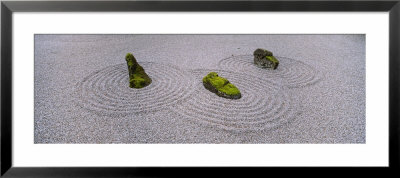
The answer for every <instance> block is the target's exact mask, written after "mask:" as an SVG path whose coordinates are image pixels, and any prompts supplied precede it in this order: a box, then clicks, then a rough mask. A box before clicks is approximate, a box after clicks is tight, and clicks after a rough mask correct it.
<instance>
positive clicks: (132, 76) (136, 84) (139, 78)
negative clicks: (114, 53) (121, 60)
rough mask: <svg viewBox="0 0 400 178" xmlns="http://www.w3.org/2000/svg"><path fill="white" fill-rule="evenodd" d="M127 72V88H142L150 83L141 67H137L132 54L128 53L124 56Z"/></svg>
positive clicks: (137, 64)
mask: <svg viewBox="0 0 400 178" xmlns="http://www.w3.org/2000/svg"><path fill="white" fill-rule="evenodd" d="M125 60H126V63H127V64H128V71H129V87H131V88H143V87H146V86H148V85H150V83H151V78H150V77H149V76H148V75H147V74H146V72H145V71H144V69H143V67H142V66H140V65H139V63H138V62H137V61H136V58H135V57H134V56H133V54H131V53H128V54H126V56H125Z"/></svg>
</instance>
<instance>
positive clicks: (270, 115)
mask: <svg viewBox="0 0 400 178" xmlns="http://www.w3.org/2000/svg"><path fill="white" fill-rule="evenodd" d="M211 71H214V72H217V73H218V74H219V76H221V77H224V78H226V79H228V80H229V81H230V82H231V83H233V84H234V85H236V87H238V88H239V90H240V91H241V93H242V97H241V98H240V99H235V100H233V99H227V98H222V97H218V96H217V95H216V94H215V93H212V92H210V91H208V90H207V89H205V88H204V86H203V84H202V78H203V77H204V76H205V75H207V74H208V73H209V72H211ZM192 74H193V75H194V76H195V80H196V86H195V89H194V90H195V93H196V94H195V95H193V97H190V98H189V99H188V100H186V102H183V103H181V104H178V105H176V106H174V107H171V108H172V110H173V111H174V112H176V113H179V114H181V115H183V116H185V117H187V118H190V119H192V120H196V121H200V122H202V123H206V124H210V125H212V126H216V127H218V128H220V129H224V130H230V131H239V132H243V131H259V130H265V129H270V128H274V127H277V126H280V125H282V124H284V123H287V122H288V121H290V119H291V118H293V116H294V115H295V108H296V106H295V103H294V102H292V98H291V96H290V94H289V93H288V92H284V91H283V90H284V88H282V87H281V86H279V85H277V84H276V83H275V82H274V81H272V80H267V79H263V78H260V77H256V76H252V75H246V74H243V73H236V72H231V71H225V70H203V69H198V70H193V71H192Z"/></svg>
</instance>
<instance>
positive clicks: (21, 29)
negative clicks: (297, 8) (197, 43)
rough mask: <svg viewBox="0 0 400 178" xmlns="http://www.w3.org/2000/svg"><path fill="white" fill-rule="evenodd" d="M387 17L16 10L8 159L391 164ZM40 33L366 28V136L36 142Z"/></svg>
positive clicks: (30, 162) (32, 162)
mask: <svg viewBox="0 0 400 178" xmlns="http://www.w3.org/2000/svg"><path fill="white" fill-rule="evenodd" d="M262 21H267V22H268V23H260V22H262ZM269 24H274V25H269ZM256 25H257V28H255V26H256ZM388 25H389V18H388V13H382V12H380V13H248V12H246V13H14V15H13V68H12V70H13V75H12V76H13V106H12V107H13V111H12V112H13V113H12V114H13V133H12V134H13V166H15V167H24V166H33V167H35V166H46V167H52V166H54V167H57V166H62V167H68V166H75V167H76V166H111V167H112V166H388V83H389V82H388V71H389V70H388V63H389V62H388V27H389V26H388ZM38 33H42V34H43V33H46V34H65V33H67V34H82V33H84V34H171V33H173V34H210V33H211V34H366V43H367V44H366V45H367V46H366V51H367V52H366V79H367V81H366V87H367V88H366V96H367V98H366V102H367V103H366V107H367V108H366V119H367V120H366V128H367V130H366V133H367V135H366V144H33V133H34V118H33V113H34V102H33V99H34V93H33V86H34V80H33V74H34V67H33V66H34V59H33V58H34V56H33V51H34V41H33V40H34V38H33V37H34V34H38ZM376 59H380V61H379V62H378V63H377V62H372V60H376ZM27 76H31V77H27Z"/></svg>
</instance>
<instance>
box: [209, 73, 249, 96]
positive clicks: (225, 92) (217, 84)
mask: <svg viewBox="0 0 400 178" xmlns="http://www.w3.org/2000/svg"><path fill="white" fill-rule="evenodd" d="M203 85H204V87H205V88H206V89H207V90H209V91H211V92H213V93H215V94H217V95H218V96H220V97H224V98H229V99H240V98H241V97H242V94H241V93H240V91H239V89H238V88H237V87H236V86H235V85H233V84H232V83H230V82H229V81H228V80H227V79H225V78H222V77H220V76H218V74H217V73H216V72H210V73H209V74H208V75H207V76H205V77H204V78H203Z"/></svg>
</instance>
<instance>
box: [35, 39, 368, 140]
mask: <svg viewBox="0 0 400 178" xmlns="http://www.w3.org/2000/svg"><path fill="white" fill-rule="evenodd" d="M34 43H35V65H34V71H35V72H34V73H35V74H34V75H35V76H34V81H35V84H34V85H35V86H34V87H35V88H34V90H35V98H34V102H35V104H34V107H35V114H34V124H35V125H34V127H35V129H34V143H97V144H100V143H103V144H109V143H204V144H207V143H210V144H212V143H258V144H262V143H365V141H366V132H365V128H366V120H365V98H366V96H365V53H366V51H365V35H353V34H351V35H350V34H349V35H44V34H40V35H35V42H34ZM257 48H265V49H268V50H270V51H272V52H273V53H274V56H276V57H277V59H278V60H280V64H279V67H278V69H277V70H266V69H260V68H257V67H255V66H254V65H253V56H252V53H253V51H254V50H255V49H257ZM128 52H131V53H133V54H134V56H135V58H136V59H137V60H138V62H139V63H140V64H141V65H142V66H143V67H144V69H145V70H146V73H148V75H149V76H150V77H151V78H152V80H153V82H152V84H150V85H149V86H147V87H145V88H143V89H132V88H129V87H128V71H127V70H128V69H127V66H126V62H125V59H124V56H125V54H126V53H128ZM211 71H215V72H218V73H219V74H220V76H222V77H224V78H227V79H228V80H229V81H230V82H232V83H233V84H235V85H236V86H237V87H238V88H239V89H240V90H241V93H242V98H241V99H239V100H230V99H226V98H221V97H218V96H217V95H215V94H213V93H211V92H209V91H208V90H206V89H205V88H204V87H203V86H202V83H201V79H202V77H203V76H205V75H206V74H207V73H208V72H211Z"/></svg>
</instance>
